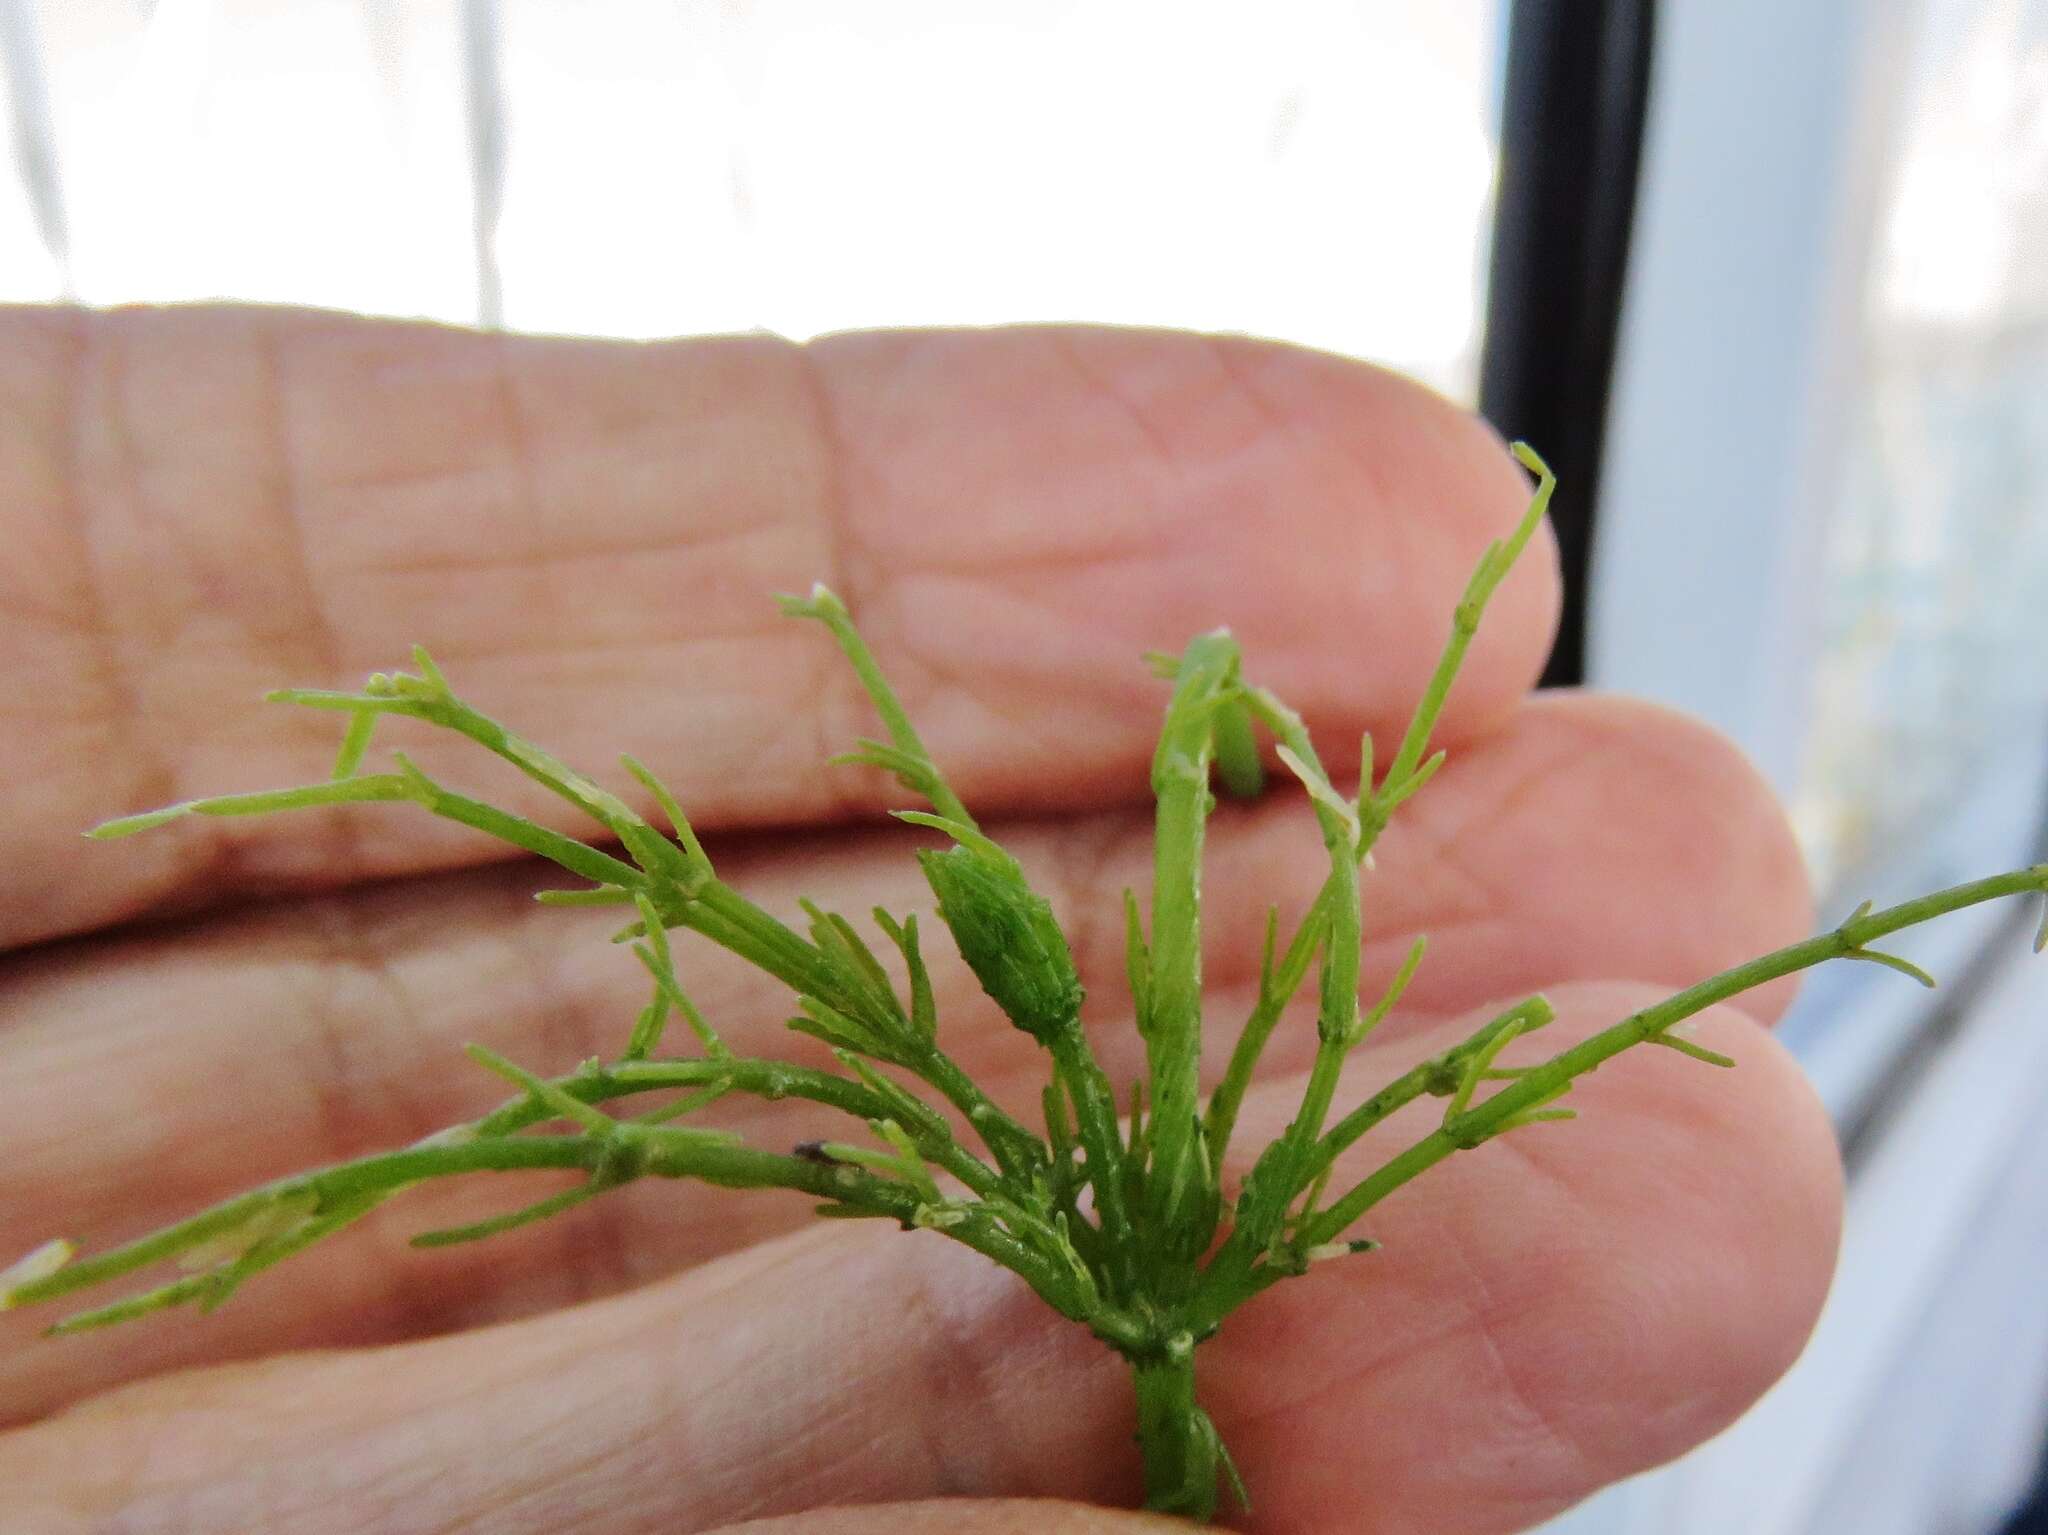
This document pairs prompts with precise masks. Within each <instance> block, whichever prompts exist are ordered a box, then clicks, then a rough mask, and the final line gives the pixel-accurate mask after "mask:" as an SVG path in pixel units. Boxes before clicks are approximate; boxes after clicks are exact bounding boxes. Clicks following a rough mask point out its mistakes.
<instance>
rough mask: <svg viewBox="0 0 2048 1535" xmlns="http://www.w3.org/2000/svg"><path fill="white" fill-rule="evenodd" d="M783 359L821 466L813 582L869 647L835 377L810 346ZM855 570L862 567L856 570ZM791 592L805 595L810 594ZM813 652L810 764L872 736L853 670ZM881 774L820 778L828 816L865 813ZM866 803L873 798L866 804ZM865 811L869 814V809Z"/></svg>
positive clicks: (833, 656) (867, 594)
mask: <svg viewBox="0 0 2048 1535" xmlns="http://www.w3.org/2000/svg"><path fill="white" fill-rule="evenodd" d="M788 355H789V357H790V359H791V361H792V363H793V365H794V369H795V373H796V379H797V385H798V388H799V389H800V391H801V392H802V394H803V396H804V398H805V399H806V400H807V401H808V402H809V405H810V410H811V427H810V437H811V444H812V447H813V450H814V452H815V454H816V458H817V461H818V472H817V495H816V500H815V505H816V507H817V509H818V512H819V515H818V517H817V527H818V531H819V544H820V548H819V551H818V559H819V562H820V563H821V564H822V565H823V567H824V568H823V570H822V571H821V572H820V573H819V574H818V575H817V576H815V577H814V578H813V579H814V580H821V581H823V582H824V583H825V585H826V586H827V587H828V588H830V589H831V591H832V592H833V593H834V594H836V595H837V596H838V598H839V600H840V601H841V602H843V603H845V604H846V610H847V612H848V613H849V614H851V615H852V617H853V621H854V622H855V623H856V624H858V625H860V626H861V629H862V631H863V632H864V633H866V634H867V638H868V640H869V642H870V643H871V644H872V643H874V642H875V640H876V639H877V638H878V636H879V634H880V632H881V631H880V630H879V629H877V630H876V631H875V632H868V631H869V628H870V626H871V625H874V624H878V623H880V622H883V616H882V615H880V614H877V613H874V612H873V611H872V608H873V606H874V604H873V603H872V602H871V593H872V591H873V587H872V585H871V584H870V580H869V576H870V572H869V571H868V569H867V568H866V566H867V561H866V560H864V559H863V558H862V557H861V550H860V549H859V547H858V546H857V544H856V542H855V539H854V530H853V519H852V518H851V517H850V516H849V515H848V507H849V505H850V501H851V496H852V490H851V488H850V487H851V482H852V479H853V475H854V464H853V457H852V449H851V447H850V445H849V444H848V442H847V439H846V435H845V433H844V431H843V429H842V427H841V424H840V416H839V408H838V404H837V402H836V401H835V399H834V398H833V394H832V380H831V377H830V374H829V372H828V370H827V367H826V360H825V356H824V354H823V353H822V352H820V351H819V350H818V349H817V348H816V347H815V346H793V347H791V348H789V351H788ZM856 565H859V566H860V567H861V568H860V569H859V570H858V571H856V569H855V566H856ZM793 595H795V596H799V597H802V596H808V595H809V592H808V591H803V592H797V593H794V594H793ZM813 652H814V653H813V657H812V661H811V669H810V673H809V681H808V686H807V688H806V692H807V694H808V696H809V697H810V698H811V699H812V700H813V706H812V707H811V708H810V709H809V710H808V711H806V712H807V713H808V715H809V718H810V727H811V728H810V739H811V759H810V760H811V761H813V762H821V763H822V762H828V761H829V759H830V758H832V757H834V756H836V755H838V754H839V753H840V752H844V751H851V750H853V749H854V748H853V742H854V738H855V737H856V736H861V735H868V734H871V733H872V731H871V730H870V728H868V722H867V716H868V705H867V700H866V697H865V695H864V694H862V693H861V691H860V685H859V682H858V680H857V679H856V678H855V677H854V675H853V672H852V668H851V667H849V666H848V665H847V664H846V662H845V660H844V659H843V658H842V657H841V656H840V654H839V651H838V647H837V646H835V645H817V646H814V647H813ZM891 680H892V682H893V683H894V684H895V685H896V686H897V687H898V688H899V689H901V688H902V687H903V682H902V679H901V678H897V677H894V676H892V678H891ZM881 776H882V775H881V774H879V773H878V772H875V771H873V770H865V769H863V770H860V771H859V772H858V773H856V772H855V771H850V770H847V769H841V770H840V771H839V772H838V773H837V774H834V773H832V772H831V771H829V770H828V771H827V772H826V774H825V776H824V779H823V782H824V790H825V795H826V799H827V802H828V806H829V808H828V810H827V812H826V813H827V814H828V815H830V816H831V817H832V818H833V819H834V820H845V819H850V818H852V817H854V816H856V815H859V814H860V813H862V811H863V809H864V808H865V804H864V802H863V798H862V796H861V795H860V793H859V791H858V789H857V788H856V787H855V785H856V784H859V783H860V782H861V780H863V779H865V780H866V784H865V786H866V787H867V788H868V789H869V791H870V793H872V790H873V786H874V783H875V781H876V780H877V779H878V778H880V777H881ZM871 803H872V801H871V800H869V801H867V802H866V804H871ZM868 813H870V814H872V811H871V810H870V811H868Z"/></svg>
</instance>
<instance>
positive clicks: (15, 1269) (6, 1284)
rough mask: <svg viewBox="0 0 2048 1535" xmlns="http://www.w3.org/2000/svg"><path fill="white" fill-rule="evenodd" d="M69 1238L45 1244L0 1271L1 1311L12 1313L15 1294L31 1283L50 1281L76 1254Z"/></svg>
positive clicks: (57, 1239) (59, 1238) (76, 1250)
mask: <svg viewBox="0 0 2048 1535" xmlns="http://www.w3.org/2000/svg"><path fill="white" fill-rule="evenodd" d="M77 1252H78V1249H77V1248H76V1247H74V1246H73V1245H72V1244H71V1242H70V1241H69V1239H67V1238H65V1237H58V1238H56V1239H55V1240H53V1241H49V1242H45V1243H43V1244H42V1246H40V1247H38V1248H36V1249H34V1250H33V1251H31V1252H29V1253H28V1254H26V1255H25V1256H23V1257H22V1258H20V1259H18V1260H16V1261H15V1262H14V1263H12V1264H9V1265H8V1266H7V1267H6V1268H4V1269H0V1311H12V1310H13V1309H14V1307H15V1304H16V1301H15V1296H16V1294H17V1293H18V1292H19V1291H21V1290H24V1289H26V1288H27V1287H28V1286H30V1285H32V1284H36V1283H38V1282H39V1281H41V1280H45V1279H48V1278H50V1277H51V1276H52V1275H53V1274H55V1273H56V1272H57V1271H58V1270H59V1269H61V1268H63V1267H64V1265H65V1264H67V1263H69V1262H70V1261H71V1260H72V1258H73V1257H74V1256H75V1255H76V1254H77Z"/></svg>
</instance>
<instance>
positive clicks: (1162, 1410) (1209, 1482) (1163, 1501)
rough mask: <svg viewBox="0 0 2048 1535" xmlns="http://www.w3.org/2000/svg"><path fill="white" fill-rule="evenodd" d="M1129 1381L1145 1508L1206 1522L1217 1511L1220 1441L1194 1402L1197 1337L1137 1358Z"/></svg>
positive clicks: (1174, 1343) (1179, 1341) (1205, 1416)
mask: <svg viewBox="0 0 2048 1535" xmlns="http://www.w3.org/2000/svg"><path fill="white" fill-rule="evenodd" d="M1176 1345H1178V1346H1176ZM1131 1379H1132V1382H1133V1384H1134V1385H1135V1386H1136V1388H1137V1396H1138V1449H1139V1453H1140V1454H1141V1455H1142V1456H1143V1457H1144V1462H1145V1506H1146V1507H1147V1508H1149V1509H1152V1510H1154V1511H1156V1512H1158V1513H1163V1514H1178V1515H1180V1516H1181V1517H1182V1518H1184V1519H1194V1520H1198V1521H1201V1522H1204V1523H1206V1522H1207V1521H1208V1520H1210V1519H1211V1518H1213V1517H1214V1516H1215V1513H1216V1480H1217V1473H1218V1471H1219V1470H1220V1469H1221V1467H1220V1465H1219V1464H1218V1462H1219V1458H1220V1452H1221V1442H1220V1441H1219V1440H1218V1438H1217V1435H1216V1428H1215V1425H1214V1424H1213V1423H1211V1422H1210V1421H1209V1415H1208V1414H1207V1413H1206V1412H1204V1411H1203V1410H1202V1409H1201V1408H1200V1407H1198V1406H1197V1405H1196V1404H1195V1346H1194V1342H1193V1340H1192V1339H1191V1338H1189V1337H1188V1336H1187V1335H1186V1334H1182V1335H1181V1336H1180V1337H1178V1338H1176V1339H1175V1340H1174V1342H1173V1344H1169V1345H1168V1348H1167V1351H1166V1352H1165V1353H1164V1354H1163V1355H1159V1356H1156V1357H1153V1358H1147V1359H1140V1360H1133V1361H1132V1362H1131Z"/></svg>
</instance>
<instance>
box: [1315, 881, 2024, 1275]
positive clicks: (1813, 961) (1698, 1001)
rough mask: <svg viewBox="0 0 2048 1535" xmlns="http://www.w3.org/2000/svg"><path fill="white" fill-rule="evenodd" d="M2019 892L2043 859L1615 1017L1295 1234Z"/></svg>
mask: <svg viewBox="0 0 2048 1535" xmlns="http://www.w3.org/2000/svg"><path fill="white" fill-rule="evenodd" d="M2025 891H2048V864H2037V865H2035V866H2033V867H2031V868H2027V869H2017V870H2014V871H2013V872H2011V873H2009V874H1995V875H1992V876H1991V877H1989V878H1987V879H1980V880H1972V881H1971V882H1969V883H1968V884H1963V885H1956V886H1953V887H1951V888H1950V889H1947V890H1939V891H1936V892H1934V893H1933V894H1932V895H1925V896H1921V897H1920V898H1919V899H1917V900H1912V901H1906V902H1904V903H1902V904H1901V905H1898V906H1893V907H1889V908H1887V909H1886V910H1884V911H1880V912H1869V913H1866V914H1863V915H1859V916H1856V917H1852V918H1851V919H1850V920H1849V921H1847V922H1844V923H1843V924H1842V925H1841V926H1840V927H1837V928H1835V929H1833V930H1832V931H1830V932H1826V933H1822V934H1819V935H1818V936H1816V937H1813V938H1809V939H1806V940H1805V941H1804V942H1802V943H1795V944H1791V945H1789V946H1787V947H1785V948H1782V949H1778V950H1776V951H1774V952H1773V953H1770V954H1765V955H1762V956H1761V957H1759V958H1757V959H1753V960H1751V961H1749V962H1748V963H1747V964H1742V965H1737V966H1735V967H1734V968H1733V969H1731V970H1725V971H1723V972H1722V973H1721V974H1719V975H1716V976H1712V977H1710V978H1708V979H1707V980H1704V981H1701V982H1700V983H1699V984H1698V985H1696V986H1690V987H1688V988H1687V989H1686V990H1684V991H1681V992H1679V993H1677V994H1676V995H1675V996H1672V997H1669V998H1666V999H1665V1000H1664V1001H1662V1002H1659V1003H1656V1004H1654V1005H1653V1006H1650V1007H1646V1008H1643V1009H1642V1010H1641V1011H1639V1012H1635V1013H1631V1014H1630V1015H1629V1016H1628V1017H1626V1018H1624V1019H1622V1020H1621V1022H1619V1023H1617V1024H1614V1025H1612V1026H1611V1027H1609V1028H1606V1029H1603V1030H1601V1031H1600V1032H1599V1033H1597V1034H1594V1035H1591V1036H1589V1037H1588V1038H1586V1039H1584V1040H1581V1041H1580V1042H1579V1043H1578V1044H1576V1045H1574V1046H1572V1047H1571V1048H1570V1049H1569V1050H1566V1051H1564V1052H1562V1053H1561V1054H1559V1055H1557V1056H1555V1057H1553V1058H1552V1059H1550V1060H1548V1061H1546V1062H1544V1063H1543V1064H1542V1065H1540V1066H1533V1067H1530V1068H1529V1069H1528V1070H1527V1071H1526V1072H1525V1073H1524V1074H1523V1075H1522V1076H1520V1077H1518V1078H1517V1079H1516V1080H1515V1081H1513V1082H1511V1083H1509V1084H1508V1085H1507V1086H1506V1087H1504V1088H1503V1089H1501V1091H1499V1092H1497V1093H1495V1094H1494V1095H1493V1096H1492V1097H1490V1098H1488V1099H1487V1100H1486V1101H1485V1102H1483V1103H1481V1104H1478V1105H1477V1106H1475V1107H1473V1108H1471V1109H1468V1110H1467V1111H1466V1112H1464V1113H1463V1114H1461V1115H1458V1116H1457V1117H1455V1118H1454V1119H1452V1120H1451V1121H1450V1122H1449V1123H1447V1124H1445V1125H1443V1126H1441V1127H1440V1128H1438V1129H1437V1130H1436V1131H1434V1132H1433V1133H1431V1134H1429V1135H1426V1136H1424V1137H1423V1138H1422V1139H1421V1140H1419V1141H1417V1142H1416V1143H1415V1144H1414V1145H1412V1146H1410V1147H1409V1148H1408V1149H1407V1150H1406V1151H1403V1152H1402V1153H1401V1154H1400V1155H1399V1156H1397V1157H1395V1158H1394V1159H1393V1160H1392V1161H1390V1162H1388V1163H1387V1164H1386V1165H1385V1166H1384V1167H1382V1168H1380V1169H1379V1171H1377V1172H1375V1173H1373V1174H1372V1175H1371V1176H1370V1177H1368V1178H1366V1179H1365V1180H1364V1181H1363V1182H1361V1183H1360V1184H1359V1185H1358V1186H1357V1187H1356V1188H1354V1189H1352V1190H1351V1191H1350V1192H1349V1193H1348V1194H1346V1195H1345V1196H1344V1197H1343V1198H1342V1199H1340V1200H1338V1201H1337V1202H1336V1203H1335V1204H1333V1205H1331V1206H1330V1207H1329V1208H1328V1209H1327V1210H1325V1211H1323V1212H1322V1213H1321V1214H1320V1215H1318V1216H1316V1217H1315V1218H1314V1219H1313V1220H1312V1221H1311V1222H1310V1224H1309V1226H1308V1228H1307V1229H1306V1230H1305V1231H1304V1232H1303V1233H1302V1235H1301V1238H1300V1242H1301V1245H1302V1246H1304V1247H1312V1246H1316V1245H1318V1244H1320V1243H1324V1242H1329V1241H1332V1240H1334V1239H1335V1238H1336V1237H1337V1236H1338V1235H1339V1234H1341V1233H1342V1232H1343V1231H1344V1230H1345V1228H1347V1227H1348V1226H1350V1225H1351V1223H1352V1222H1354V1221H1356V1220H1357V1219H1358V1218H1359V1217H1360V1216H1361V1215H1363V1214H1364V1213H1365V1212H1366V1211H1368V1210H1370V1209H1371V1208H1372V1207H1373V1206H1374V1205H1376V1204H1378V1203H1379V1202H1380V1201H1381V1200H1382V1199H1384V1198H1386V1197H1387V1195H1389V1194H1391V1193H1392V1192H1393V1191H1394V1190H1395V1189H1397V1188H1399V1187H1400V1186H1401V1185H1402V1184H1404V1183H1406V1182H1408V1180H1409V1179H1411V1178H1413V1177H1415V1175H1416V1174H1418V1173H1420V1172H1423V1171H1424V1170H1426V1169H1427V1168H1430V1167H1433V1166H1435V1165H1436V1164H1437V1163H1438V1162H1441V1161H1443V1160H1444V1158H1446V1157H1448V1156H1449V1155H1450V1154H1451V1153H1452V1152H1454V1151H1458V1150H1461V1149H1465V1148H1469V1147H1471V1146H1476V1145H1478V1144H1479V1143H1480V1142H1482V1141H1484V1140H1486V1139H1487V1138H1488V1137H1489V1136H1492V1135H1494V1134H1497V1133H1499V1132H1500V1131H1501V1130H1502V1129H1504V1128H1507V1127H1509V1123H1510V1121H1512V1120H1513V1119H1514V1118H1515V1116H1516V1115H1518V1114H1522V1113H1525V1112H1527V1111H1530V1110H1535V1109H1540V1108H1541V1107H1542V1106H1543V1105H1544V1104H1546V1103H1548V1102H1549V1101H1550V1100H1552V1099H1553V1098H1555V1097H1556V1096H1557V1095H1558V1093H1560V1092H1561V1091H1563V1090H1564V1088H1565V1087H1567V1086H1568V1085H1569V1084H1570V1083H1571V1082H1572V1080H1573V1079H1575V1078H1577V1077H1580V1076H1583V1075H1585V1074H1586V1073H1587V1072H1590V1071H1592V1070H1594V1069H1595V1068H1597V1067H1598V1066H1600V1065H1601V1064H1602V1063H1603V1062H1605V1061H1608V1060H1610V1059H1612V1058H1613V1057H1614V1056H1616V1055H1619V1054H1620V1053H1621V1052H1622V1051H1624V1050H1626V1049H1628V1048H1629V1047H1631V1046H1632V1045H1639V1044H1642V1043H1643V1042H1645V1041H1646V1040H1650V1039H1653V1038H1655V1037H1656V1036H1657V1035H1659V1034H1662V1033H1663V1032H1664V1031H1665V1030H1667V1029H1669V1028H1671V1027H1672V1026H1673V1025H1674V1024H1677V1023H1679V1022H1681V1021H1683V1020H1684V1019H1686V1018H1690V1017H1692V1016H1693V1015H1694V1014H1696V1013H1699V1012H1702V1011H1704V1010H1705V1009H1706V1008H1709V1007H1712V1006H1714V1005H1715V1004H1716V1003H1719V1002H1725V1001H1727V1000H1728V999H1729V998H1731V997H1735V996H1739V995H1740V994H1742V993H1743V992H1745V991H1749V990H1751V989H1753V988H1754V987H1757V986H1761V985H1763V984H1765V983H1766V982H1768V981H1774V980H1777V979H1778V978H1780V977H1781V976H1787V975H1791V974H1794V973H1795V972H1797V971H1800V970H1805V969H1808V968H1810V967H1811V966H1814V965H1818V964H1821V963H1824V962H1825V961H1827V960H1830V959H1844V958H1853V957H1858V955H1859V953H1860V951H1862V950H1863V949H1865V948H1866V947H1867V946H1868V945H1869V944H1870V943H1872V942H1874V941H1875V940H1877V939H1879V938H1883V937H1885V936H1886V935H1887V934H1890V933H1896V932H1898V931H1899V930H1900V929H1902V928H1908V927H1912V926H1915V925H1916V924H1918V923H1921V922H1926V921H1929V920H1931V919H1932V918H1935V917H1940V916H1945V915H1946V914H1948V913H1949V912H1952V911H1959V910H1961V909H1962V908H1964V907H1966V906H1975V905H1978V904H1980V903H1982V902H1984V901H1993V900H1997V899H1999V898H2000V897H2003V896H2008V895H2018V894H2020V893H2022V892H2025Z"/></svg>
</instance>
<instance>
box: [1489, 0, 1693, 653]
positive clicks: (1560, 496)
mask: <svg viewBox="0 0 2048 1535" xmlns="http://www.w3.org/2000/svg"><path fill="white" fill-rule="evenodd" d="M1655 9H1656V7H1655V3H1654V0H1514V6H1513V10H1512V12H1511V17H1510V22H1509V28H1508V54H1507V70H1506V78H1505V85H1504V90H1503V99H1502V103H1501V136H1500V144H1501V169H1500V190H1499V199H1498V203H1497V205H1496V212H1495V219H1494V234H1493V252H1492V259H1491V270H1490V276H1489V281H1488V289H1487V301H1486V339H1485V347H1484V354H1483V356H1482V358H1481V362H1480V384H1479V409H1480V412H1481V414H1483V415H1484V416H1485V417H1486V418H1487V420H1489V421H1491V422H1492V423H1493V425H1494V427H1495V428H1496V429H1497V430H1499V431H1500V432H1501V433H1502V434H1504V435H1505V436H1507V437H1509V438H1518V437H1519V438H1523V439H1526V440H1527V441H1528V442H1529V443H1530V444H1531V445H1532V446H1534V447H1535V449H1536V450H1537V451H1538V452H1539V453H1541V454H1542V455H1543V456H1544V457H1545V458H1546V459H1548V460H1549V462H1550V465H1551V467H1552V468H1554V469H1555V470H1556V471H1557V478H1558V487H1557V495H1556V498H1555V499H1554V500H1553V501H1552V502H1551V521H1552V523H1553V524H1554V526H1555V527H1556V530H1557V538H1558V545H1559V549H1560V552H1561V554H1562V556H1563V564H1564V580H1565V588H1564V614H1563V618H1562V622H1561V624H1560V627H1559V630H1558V637H1557V646H1556V648H1555V649H1554V650H1553V651H1552V652H1551V656H1550V663H1549V665H1548V666H1547V667H1546V668H1545V670H1544V674H1543V681H1544V682H1545V684H1546V685H1557V684H1570V683H1576V682H1579V681H1581V680H1583V678H1584V675H1585V658H1586V576H1587V571H1588V569H1589V566H1590V564H1591V560H1592V550H1593V517H1594V509H1595V507H1596V505H1597V502H1598V495H1599V476H1600V451H1601V444H1602V442H1603V440H1604V439H1605V436H1606V425H1607V398H1608V391H1609V388H1610V385H1611V383H1612V378H1613V372H1614V344H1615V336H1616V333H1617V330H1618V328H1619V325H1620V319H1621V304H1622V288H1623V283H1624V280H1625V278H1626V275H1627V270H1628V244H1629V234H1630V230H1631V228H1632V226H1633V224H1634V221H1635V202H1636V181H1637V173H1638V168H1639V165H1640V162H1641V157H1642V144H1643V123H1644V112H1645V108H1646V106H1647V104H1648V100H1649V79H1650V53H1651V34H1652V31H1653V21H1654V11H1655Z"/></svg>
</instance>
